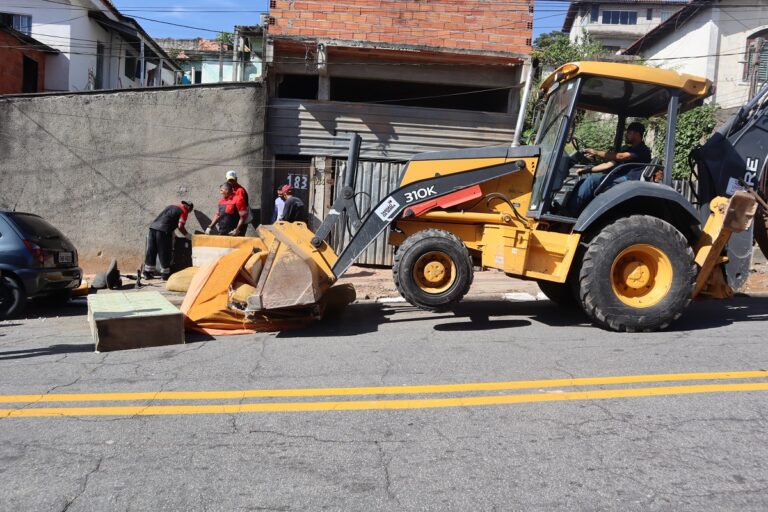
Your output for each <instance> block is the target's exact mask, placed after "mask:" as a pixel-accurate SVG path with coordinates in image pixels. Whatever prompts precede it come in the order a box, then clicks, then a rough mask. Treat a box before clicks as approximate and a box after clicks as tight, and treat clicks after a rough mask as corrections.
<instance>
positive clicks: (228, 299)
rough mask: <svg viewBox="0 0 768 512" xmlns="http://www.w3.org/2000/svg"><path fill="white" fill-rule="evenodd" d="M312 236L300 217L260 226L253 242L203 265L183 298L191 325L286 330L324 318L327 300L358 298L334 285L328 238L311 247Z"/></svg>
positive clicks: (223, 330)
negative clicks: (295, 221) (290, 221)
mask: <svg viewBox="0 0 768 512" xmlns="http://www.w3.org/2000/svg"><path fill="white" fill-rule="evenodd" d="M313 236H314V235H313V233H312V232H311V231H309V229H307V227H306V225H305V224H303V223H298V222H297V223H288V222H279V223H277V224H274V225H271V226H259V228H258V229H257V236H256V237H254V238H252V239H250V242H251V243H246V244H240V246H239V248H235V249H234V250H233V251H232V252H229V253H227V254H223V255H222V256H220V257H218V258H217V259H216V260H215V261H214V262H213V263H211V264H209V265H207V266H205V267H202V268H201V269H200V270H199V271H198V272H197V274H196V275H195V277H194V279H193V280H192V283H191V284H190V287H189V290H188V292H187V296H186V297H185V299H184V304H182V308H181V309H182V312H183V313H184V314H185V315H186V325H187V327H188V328H190V329H193V330H198V331H203V332H206V333H208V334H213V335H223V334H242V333H253V332H273V331H282V330H285V329H290V328H297V327H303V326H305V325H307V323H309V322H311V321H312V320H314V319H317V318H320V317H321V316H322V315H323V314H324V312H325V311H326V307H327V306H328V304H329V302H330V303H333V305H334V306H341V305H346V304H348V303H349V302H352V301H354V299H355V296H354V290H353V289H349V288H345V287H334V288H333V289H332V290H331V286H332V285H333V283H334V282H335V281H336V276H335V275H334V273H333V271H332V270H331V268H332V266H333V264H334V263H335V261H336V254H335V253H334V252H333V250H332V249H331V248H330V247H329V246H328V245H327V244H325V243H323V244H322V245H321V246H320V247H318V248H315V247H313V246H312V244H311V243H310V240H311V239H312V237H313ZM329 290H331V291H330V293H329Z"/></svg>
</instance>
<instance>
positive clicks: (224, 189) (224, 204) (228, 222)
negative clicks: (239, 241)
mask: <svg viewBox="0 0 768 512" xmlns="http://www.w3.org/2000/svg"><path fill="white" fill-rule="evenodd" d="M219 193H220V194H221V199H219V205H218V210H217V211H216V214H215V215H214V216H213V219H212V220H211V225H210V226H208V228H206V230H205V234H206V235H210V234H211V230H212V229H213V228H214V227H216V225H217V224H218V226H219V228H218V230H219V234H222V235H232V236H238V235H240V234H242V232H244V231H245V230H244V229H243V228H244V226H246V222H245V219H247V218H248V205H247V204H246V203H245V200H243V196H241V195H237V196H236V195H235V193H234V191H233V189H232V185H231V184H230V183H229V182H227V183H224V184H223V185H222V186H221V187H219Z"/></svg>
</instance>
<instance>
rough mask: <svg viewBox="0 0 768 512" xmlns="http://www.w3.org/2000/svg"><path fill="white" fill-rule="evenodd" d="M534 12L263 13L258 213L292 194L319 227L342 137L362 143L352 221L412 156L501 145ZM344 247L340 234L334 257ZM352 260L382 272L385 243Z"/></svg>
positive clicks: (475, 6) (450, 6)
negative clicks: (263, 117)
mask: <svg viewBox="0 0 768 512" xmlns="http://www.w3.org/2000/svg"><path fill="white" fill-rule="evenodd" d="M532 13H533V3H532V2H530V3H526V2H519V1H499V2H493V4H490V3H489V2H484V1H480V0H467V1H465V2H462V3H458V2H455V1H448V0H446V1H437V0H436V1H431V2H419V3H416V2H381V1H376V0H370V1H365V0H360V1H356V2H354V5H353V6H350V5H346V4H344V5H335V4H332V3H331V4H329V3H327V2H320V1H305V2H290V1H285V0H275V1H273V2H271V6H270V12H269V18H268V25H267V41H266V64H267V84H268V87H269V89H268V96H269V99H268V103H269V104H268V108H267V128H266V131H267V134H268V135H267V147H266V151H265V154H266V157H267V165H268V166H271V172H269V173H266V175H265V184H264V187H263V190H265V191H266V192H267V195H266V196H265V197H264V198H263V200H262V203H263V205H264V207H265V210H266V209H267V207H268V205H270V204H272V202H273V201H274V191H275V189H276V188H277V187H279V186H281V185H283V184H285V183H290V184H291V185H292V186H294V188H295V189H297V192H298V195H299V197H302V199H303V200H304V202H305V204H307V211H308V221H309V223H310V225H317V223H319V222H320V221H321V220H322V219H323V218H324V217H325V215H326V213H327V211H328V209H329V208H330V205H331V203H332V202H333V200H334V197H335V195H336V194H338V193H339V192H340V189H341V187H336V186H335V184H336V183H341V182H342V181H341V180H342V177H343V175H344V173H345V172H346V169H345V164H346V157H347V152H348V141H349V138H350V135H351V134H352V133H357V134H359V135H360V136H361V137H362V141H363V142H362V148H361V153H360V165H359V166H358V176H357V182H356V190H357V198H358V202H359V204H358V206H359V208H360V209H361V211H362V212H365V211H366V210H368V209H369V208H370V207H371V206H375V205H376V203H377V202H378V201H379V200H380V199H383V197H384V196H386V194H387V193H388V192H389V191H390V190H392V189H394V188H396V187H397V185H398V183H399V180H400V176H401V175H402V172H403V169H404V167H405V163H406V162H407V161H408V160H409V159H410V158H411V157H412V156H413V155H414V154H417V153H422V152H426V151H436V150H447V149H458V148H469V147H479V146H489V145H502V144H509V143H510V142H511V141H512V139H513V136H514V126H515V121H516V117H517V113H518V111H519V109H520V92H521V88H522V84H523V81H524V77H525V69H526V66H527V64H526V62H527V59H528V56H529V54H530V50H531V48H530V45H531V32H532V16H533V14H532ZM500 18H503V20H504V21H503V22H500ZM264 213H265V214H266V215H267V219H268V218H269V213H270V212H268V211H265V212H264ZM347 236H348V233H345V232H344V230H343V229H340V230H339V232H337V233H336V238H335V240H334V243H335V244H336V246H337V247H338V246H340V245H343V243H344V239H345V237H347ZM359 261H360V262H361V263H367V264H388V263H389V262H391V252H390V248H389V247H388V245H387V243H386V238H385V237H382V238H381V239H379V240H377V241H376V242H375V243H374V244H373V245H372V247H371V248H370V249H369V250H368V252H367V253H366V254H364V255H363V256H362V257H361V258H360V259H359Z"/></svg>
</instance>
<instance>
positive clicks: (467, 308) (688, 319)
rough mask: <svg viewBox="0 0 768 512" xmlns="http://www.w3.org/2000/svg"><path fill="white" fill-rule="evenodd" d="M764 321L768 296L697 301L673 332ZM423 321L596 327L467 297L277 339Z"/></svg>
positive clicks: (526, 306)
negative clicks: (440, 307) (445, 307)
mask: <svg viewBox="0 0 768 512" xmlns="http://www.w3.org/2000/svg"><path fill="white" fill-rule="evenodd" d="M456 320H463V321H460V322H457V321H456ZM764 320H768V297H750V296H738V297H734V298H732V299H729V300H706V301H697V302H694V303H693V304H691V306H690V307H689V308H688V309H687V310H686V311H685V313H684V314H683V316H682V317H681V318H680V319H679V320H678V321H676V322H674V323H673V324H672V325H671V326H670V327H669V328H668V329H667V330H668V331H672V332H675V331H695V330H700V329H710V328H716V327H723V326H727V325H730V324H732V323H736V322H743V321H764ZM421 321H430V322H435V321H438V323H436V324H435V326H434V329H435V330H436V331H441V332H460V331H465V332H466V331H470V332H471V331H478V332H480V331H485V330H491V329H511V328H518V327H527V326H529V325H531V324H532V323H533V322H538V323H542V324H544V325H548V326H550V327H576V326H581V327H587V328H589V327H592V324H591V322H590V320H589V319H588V318H587V316H586V315H585V314H584V313H583V312H582V311H581V310H580V309H578V308H575V307H574V308H567V307H562V306H558V305H557V304H555V303H553V302H550V301H547V300H541V301H520V302H515V301H505V300H467V301H464V302H461V303H459V304H457V305H456V306H455V307H453V308H452V309H451V310H450V311H446V312H442V313H430V312H425V311H421V310H419V309H417V308H415V307H413V306H411V305H410V304H407V303H386V304H379V303H365V304H352V305H350V306H348V307H347V308H346V309H345V310H344V311H343V312H342V313H341V314H340V315H335V316H333V317H326V318H324V319H323V320H322V321H320V322H317V323H315V324H312V325H311V326H310V327H307V328H305V329H298V330H295V331H284V332H281V333H279V334H277V337H278V338H302V337H307V338H310V337H315V336H356V335H359V334H366V333H371V332H376V331H378V329H379V326H380V325H382V324H385V323H398V322H421ZM592 328H595V329H598V327H592Z"/></svg>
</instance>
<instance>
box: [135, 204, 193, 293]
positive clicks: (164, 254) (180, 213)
mask: <svg viewBox="0 0 768 512" xmlns="http://www.w3.org/2000/svg"><path fill="white" fill-rule="evenodd" d="M194 209H195V206H194V205H193V204H192V203H188V202H187V201H182V202H181V204H178V205H171V206H166V207H165V209H164V210H163V211H162V212H160V215H158V216H157V218H156V219H155V220H154V221H152V224H150V225H149V233H148V234H147V251H146V253H145V254H144V270H143V272H142V273H143V274H144V278H145V279H152V278H153V277H155V272H156V271H157V269H156V267H155V262H156V261H157V259H158V258H159V259H160V276H161V277H162V278H163V280H167V279H168V278H169V277H170V275H171V247H172V243H173V232H174V230H176V229H178V230H179V231H180V232H181V234H182V235H184V236H185V237H187V238H189V239H191V238H192V235H191V234H190V233H188V232H187V229H186V228H185V227H184V226H185V224H186V223H187V217H189V213H190V212H191V211H192V210H194Z"/></svg>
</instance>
